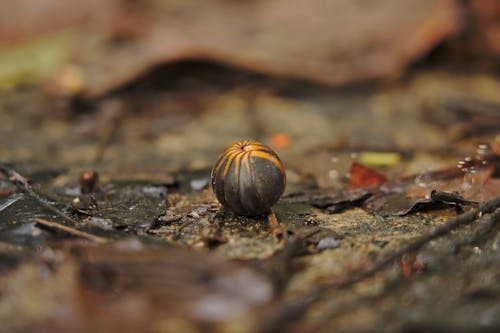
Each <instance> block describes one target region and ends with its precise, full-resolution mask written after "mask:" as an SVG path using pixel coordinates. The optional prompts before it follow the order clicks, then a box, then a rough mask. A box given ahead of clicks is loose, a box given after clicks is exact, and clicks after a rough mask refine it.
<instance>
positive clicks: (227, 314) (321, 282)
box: [0, 62, 500, 332]
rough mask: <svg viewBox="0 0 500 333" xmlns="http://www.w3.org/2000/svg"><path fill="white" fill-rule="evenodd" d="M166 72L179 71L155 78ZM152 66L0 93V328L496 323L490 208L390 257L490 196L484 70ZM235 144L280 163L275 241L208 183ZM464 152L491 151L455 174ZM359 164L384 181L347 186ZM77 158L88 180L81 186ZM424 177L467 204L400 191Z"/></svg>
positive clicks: (499, 311)
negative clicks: (336, 78)
mask: <svg viewBox="0 0 500 333" xmlns="http://www.w3.org/2000/svg"><path fill="white" fill-rule="evenodd" d="M179 68H181V71H182V68H184V69H185V68H188V69H189V71H186V72H188V73H190V74H189V75H186V76H182V78H180V79H176V80H173V81H172V80H169V81H168V82H169V83H168V84H165V85H161V84H159V82H160V83H161V82H163V81H162V80H163V79H164V78H165V77H169V75H171V74H172V73H178V72H176V71H179ZM155 73H156V74H149V75H145V76H144V77H143V78H140V79H138V80H137V81H136V82H135V83H133V84H130V85H129V86H127V87H123V88H121V89H119V90H117V91H116V92H114V93H112V94H110V95H107V96H106V97H103V98H101V99H98V100H85V99H78V98H69V97H54V96H51V95H48V94H46V93H44V92H42V91H40V90H38V89H33V88H25V89H18V90H16V91H11V92H3V93H2V95H1V96H0V142H1V143H2V144H1V146H0V156H1V159H2V167H3V170H6V171H5V172H4V173H5V174H7V175H8V172H9V171H10V172H14V171H15V172H17V174H18V175H19V177H21V176H22V177H26V179H28V180H29V184H23V183H22V182H20V181H19V179H20V178H15V177H14V178H13V177H12V175H13V174H12V173H11V174H10V176H11V177H10V179H9V177H7V176H6V175H4V176H2V178H0V221H1V223H0V271H2V276H1V277H0V321H1V322H2V326H1V327H0V331H5V332H25V331H26V332H28V331H32V330H34V329H36V330H37V331H41V332H42V331H54V330H55V331H67V330H68V329H69V330H71V331H75V332H79V331H82V332H83V331H88V330H91V329H94V330H95V329H98V328H100V329H102V328H103V327H104V328H106V329H107V330H109V331H118V330H120V331H121V332H123V331H126V332H128V331H130V332H136V331H154V332H179V331H183V332H202V331H203V332H210V331H223V332H236V331H238V332H255V331H259V332H272V331H285V330H288V331H291V332H295V331H296V332H299V331H300V332H332V331H338V332H372V331H381V330H384V331H388V332H435V331H436V332H437V331H450V332H478V331H484V332H495V331H498V330H499V329H500V302H499V299H500V289H499V285H500V284H499V282H500V269H499V267H500V266H499V263H500V256H499V245H500V238H499V233H498V230H499V229H498V226H499V225H498V222H499V219H500V215H499V211H498V210H497V211H495V210H494V209H493V210H490V211H488V212H487V213H484V214H480V215H481V216H476V215H475V217H474V218H473V219H471V221H469V223H468V224H467V225H462V224H460V226H456V227H453V228H450V230H448V231H447V232H445V233H443V235H442V237H431V238H430V239H428V240H427V241H423V243H422V244H421V246H418V247H416V248H414V250H415V251H413V250H411V251H410V250H408V251H404V250H403V251H402V249H405V247H406V246H408V244H413V243H414V242H415V241H416V240H419V239H421V238H422V237H424V236H426V235H429V232H430V233H431V234H432V232H433V230H436V228H439V227H442V226H443V225H446V224H447V223H449V222H450V221H453V218H455V217H456V216H459V215H460V214H463V213H467V212H470V211H472V210H474V209H476V208H477V204H478V203H479V204H480V203H483V202H486V201H488V200H492V199H495V198H497V199H498V195H499V190H498V188H499V186H498V185H499V181H498V158H497V157H495V156H498V155H495V153H492V152H491V151H492V150H493V151H494V150H495V149H498V146H499V145H500V144H499V142H498V141H499V137H498V135H499V134H500V133H499V132H498V130H499V128H500V118H499V111H500V108H499V105H500V96H499V95H498V91H500V81H499V80H498V79H497V78H495V77H493V76H488V75H485V74H473V75H471V74H457V73H451V74H450V73H444V72H443V73H441V72H436V71H415V72H414V73H413V74H411V75H409V77H407V78H405V79H404V80H400V81H398V82H392V83H391V84H390V85H387V86H384V85H377V86H370V85H367V86H364V87H355V88H342V89H334V88H327V87H323V86H315V85H312V84H310V83H304V82H296V81H293V82H290V81H282V80H276V79H270V78H266V77H263V76H259V75H253V74H249V73H246V72H240V71H237V70H232V69H227V68H219V67H218V66H215V65H212V64H196V63H195V64H193V63H189V62H188V63H181V64H173V65H167V66H163V67H159V68H156V71H155ZM221 73H222V74H221ZM172 82H173V83H172ZM235 82H238V84H235ZM247 138H253V139H256V140H259V141H261V142H263V143H265V144H268V145H270V146H271V147H273V149H275V151H276V152H277V154H278V155H279V156H280V158H281V160H282V162H283V164H284V166H285V169H286V173H287V189H286V191H285V193H284V195H283V196H282V198H281V200H280V201H279V202H278V203H277V204H276V205H275V207H274V212H275V214H276V217H277V219H278V221H279V223H280V225H281V226H282V227H283V228H282V229H280V231H281V232H280V234H279V235H277V233H276V232H275V231H276V230H274V229H273V227H272V225H270V224H269V221H268V219H267V218H265V217H264V218H259V219H251V218H242V217H238V216H236V215H234V214H233V213H231V212H229V211H227V210H225V209H223V208H221V206H220V204H219V203H218V202H217V200H216V199H215V196H214V195H213V193H212V191H211V189H210V186H209V176H210V171H211V168H212V167H213V164H214V163H215V160H216V158H217V156H218V155H219V154H221V153H222V152H223V151H224V149H225V148H226V147H227V146H229V145H230V144H231V143H234V142H235V141H238V140H241V139H247ZM484 144H488V145H489V148H487V149H489V153H488V154H489V155H488V156H489V157H487V158H486V157H485V158H483V159H481V158H482V157H484V156H483V155H481V152H480V151H479V152H478V147H480V150H481V147H483V148H484ZM481 145H483V146H481ZM495 147H496V148H495ZM497 153H498V151H497ZM479 155H481V156H479ZM468 156H469V157H470V159H476V158H477V159H479V161H483V162H484V163H483V164H484V165H486V164H488V165H487V166H486V167H484V166H477V165H476V166H475V167H469V168H461V169H460V170H459V171H460V172H459V173H454V174H453V173H452V172H451V171H450V170H455V169H454V168H456V165H457V163H459V161H467V159H466V157H468ZM478 156H479V157H478ZM491 156H494V157H493V158H492V159H491V158H490V157H491ZM485 161H486V162H485ZM353 162H357V163H359V164H361V165H364V166H367V168H369V169H373V170H377V171H378V172H380V173H381V174H383V175H384V176H385V177H386V179H388V181H387V182H385V181H384V182H383V184H386V188H390V191H386V190H385V189H384V188H383V186H384V185H383V184H380V185H377V186H376V187H375V188H374V187H370V188H369V189H358V190H359V191H361V192H352V191H347V187H349V185H348V184H349V182H350V177H351V178H352V177H353V176H352V173H353V170H352V169H351V167H352V163H353ZM436 170H447V172H449V173H450V172H451V176H449V177H448V178H446V177H444V178H441V176H440V175H441V174H439V173H433V172H434V171H436ZM85 171H95V172H97V173H98V175H99V181H98V185H96V186H92V185H88V182H87V183H85V182H84V185H83V186H82V185H81V182H80V181H79V178H80V177H81V174H82V172H85ZM350 172H351V174H350ZM85 184H87V185H85ZM85 186H90V189H89V190H88V191H86V190H85V188H84V187H85ZM26 188H29V189H30V190H28V191H26ZM432 190H440V191H444V192H445V193H452V194H459V195H460V198H463V199H464V200H468V201H472V202H473V204H471V205H467V204H465V205H462V203H463V202H462V203H459V204H455V203H453V204H450V202H448V201H447V200H444V201H443V200H441V201H439V200H438V201H439V202H437V203H440V204H444V205H437V206H436V205H434V204H435V203H436V201H433V202H432V204H433V205H431V206H427V204H428V203H424V204H423V207H424V208H425V209H421V207H422V206H418V207H416V208H413V206H412V204H413V203H414V202H412V201H405V202H403V203H401V202H400V201H397V200H396V198H398V197H414V198H417V199H415V200H429V195H430V193H431V191H432ZM397 191H399V192H397ZM83 192H88V193H83ZM33 193H34V194H35V196H34V195H33ZM366 193H368V194H369V195H367V196H365V194H366ZM387 193H391V195H386V194H387ZM370 200H371V201H370ZM377 200H378V201H377ZM339 204H340V206H339ZM47 206H50V207H52V208H53V209H51V208H50V207H47ZM332 207H334V208H332ZM339 207H340V208H339ZM374 207H375V208H374ZM381 207H382V208H381ZM55 211H58V212H60V213H61V214H57V212H55ZM485 212H486V211H485ZM36 219H41V221H39V220H38V222H37V220H36ZM44 221H45V222H44ZM50 222H54V223H55V225H51V224H50ZM60 225H64V226H68V227H70V228H71V230H70V231H68V230H65V229H63V228H61V227H60ZM75 230H76V231H82V232H83V234H78V233H76V232H75ZM395 253H400V255H397V256H395V257H394V260H393V261H391V262H390V263H389V264H384V265H380V267H379V266H377V265H379V263H380V262H381V261H383V260H384V258H387V257H391V255H393V254H395ZM373 268H375V271H373V272H371V270H372V269H373ZM370 272H371V273H370ZM357 277H360V278H359V280H357ZM118 318H119V321H120V322H121V323H117V320H118Z"/></svg>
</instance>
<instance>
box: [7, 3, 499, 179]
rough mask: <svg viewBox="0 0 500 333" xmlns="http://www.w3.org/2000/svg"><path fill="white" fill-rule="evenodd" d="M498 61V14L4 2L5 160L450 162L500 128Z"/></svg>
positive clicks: (344, 6)
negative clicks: (321, 151)
mask: <svg viewBox="0 0 500 333" xmlns="http://www.w3.org/2000/svg"><path fill="white" fill-rule="evenodd" d="M499 56H500V3H499V2H498V1H495V0H469V1H465V0H464V1H458V0H442V1H432V0H409V1H398V0H378V1H350V0H335V1H333V0H332V1H325V0H314V1H309V0H308V1H306V0H282V1H281V0H280V1H260V0H248V1H224V0H219V1H217V0H214V1H196V0H182V1H175V0H171V1H165V0H143V1H127V0H100V1H97V0H90V1H78V0H65V1H62V0H20V1H5V2H4V3H3V4H2V6H1V8H0V110H1V114H0V117H2V119H0V120H1V124H2V125H1V126H0V137H1V141H2V145H1V147H0V156H2V159H5V160H10V161H35V162H36V163H40V164H51V163H53V161H54V160H55V159H56V158H57V161H59V162H63V163H64V164H67V165H81V163H83V164H84V165H85V164H91V163H94V162H96V161H104V162H106V161H114V162H116V161H117V160H119V161H120V165H121V166H131V167H133V168H135V169H137V167H138V165H141V168H143V167H145V168H147V164H144V163H142V161H147V160H150V161H151V163H154V160H158V162H159V163H160V164H161V165H162V167H163V166H164V165H167V169H168V170H177V169H179V168H207V167H209V166H210V164H211V163H212V161H213V158H214V156H217V154H218V153H220V151H221V149H223V148H224V147H225V146H227V145H228V144H229V143H230V142H233V141H235V140H238V139H241V138H246V137H253V138H255V139H258V140H261V141H264V142H266V143H268V144H271V145H272V146H273V147H274V148H276V149H278V150H279V151H280V152H281V153H283V154H285V155H287V154H292V155H291V157H290V158H288V157H286V158H285V159H286V160H289V164H290V166H291V169H292V170H293V169H294V168H296V169H300V168H301V166H300V164H301V161H302V160H301V159H300V158H299V157H297V155H293V154H304V153H306V152H311V151H315V149H317V148H318V147H326V148H328V147H329V148H330V150H331V149H338V150H342V149H343V150H346V149H351V150H362V149H371V150H373V149H375V150H398V151H403V150H404V151H414V150H415V149H425V150H439V149H448V148H449V145H450V144H451V143H453V142H456V141H457V140H462V139H465V138H467V137H470V135H472V134H477V133H486V132H491V130H492V127H495V125H497V124H498V122H496V121H498V116H495V115H493V114H492V112H489V111H491V110H492V109H495V107H496V110H498V103H499V99H500V95H499V94H498V91H500V90H499V87H500V83H499V81H498V73H499V68H500V64H499V61H498V60H499ZM464 105H465V106H464ZM471 105H472V106H471ZM477 105H481V107H479V109H481V110H483V111H484V109H487V110H489V111H488V112H480V111H477V109H478V108H477V107H476V106H477ZM467 106H469V107H467ZM471 108H472V109H473V110H471ZM458 109H460V110H458ZM464 109H465V110H464ZM485 114H487V117H486V118H485ZM492 117H493V118H492ZM492 121H493V122H492ZM467 124H468V125H467ZM443 129H444V131H443ZM295 161H300V162H295ZM295 164H298V165H295ZM323 164H324V163H323ZM320 167H321V166H318V168H320ZM135 169H134V170H135ZM311 169H314V167H311ZM120 170H124V169H120ZM328 170H330V169H329V168H328V167H327V168H326V171H325V172H326V173H324V172H323V173H321V174H322V176H321V179H319V180H317V182H319V183H323V182H326V184H325V185H332V183H329V180H328V177H329V176H328ZM322 171H324V170H322ZM325 174H326V176H325ZM323 178H324V179H323Z"/></svg>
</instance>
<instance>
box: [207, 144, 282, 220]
mask: <svg viewBox="0 0 500 333" xmlns="http://www.w3.org/2000/svg"><path fill="white" fill-rule="evenodd" d="M285 186H286V173H285V169H284V168H283V164H282V163H281V161H280V159H279V157H278V155H276V153H275V152H274V151H273V150H272V149H271V148H269V147H268V146H266V145H263V144H261V143H259V142H256V141H253V140H246V141H239V142H237V143H235V144H233V145H231V146H230V147H229V148H228V149H227V150H226V151H225V152H224V153H223V154H222V155H221V156H220V157H219V159H218V160H217V162H216V163H215V166H214V168H213V170H212V189H213V191H214V193H215V196H216V197H217V199H218V200H219V202H220V203H221V204H222V205H223V206H224V207H226V208H228V209H230V210H231V211H233V212H234V213H236V214H238V215H242V216H249V217H257V216H262V215H264V214H267V213H269V212H270V211H271V207H272V206H273V205H274V204H275V203H276V202H277V201H278V199H279V198H280V196H281V195H282V194H283V191H284V190H285Z"/></svg>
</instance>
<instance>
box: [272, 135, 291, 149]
mask: <svg viewBox="0 0 500 333" xmlns="http://www.w3.org/2000/svg"><path fill="white" fill-rule="evenodd" d="M270 141H271V142H270V144H271V146H272V147H274V148H286V147H288V146H290V145H291V144H292V138H290V136H289V135H288V134H286V133H275V134H272V135H271V138H270Z"/></svg>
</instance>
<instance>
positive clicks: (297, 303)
mask: <svg viewBox="0 0 500 333" xmlns="http://www.w3.org/2000/svg"><path fill="white" fill-rule="evenodd" d="M499 208H500V196H498V197H496V198H494V199H492V200H490V201H488V202H486V203H484V204H482V205H481V206H480V207H479V208H477V209H474V210H472V211H470V212H467V213H464V214H461V215H459V216H457V217H454V218H450V219H449V220H448V221H447V222H446V223H445V224H443V225H441V226H440V227H436V228H432V229H430V230H429V231H428V232H427V233H426V234H424V235H422V236H420V237H418V238H417V239H415V240H414V241H413V242H410V243H409V244H407V245H406V246H403V247H402V248H401V249H399V250H397V251H395V252H393V253H390V254H389V255H387V256H385V257H384V258H382V259H381V260H380V261H379V262H378V263H376V264H375V265H374V266H373V267H372V268H369V269H368V270H366V271H365V272H363V273H361V274H360V275H358V276H355V277H353V278H350V279H346V280H344V281H340V282H330V283H325V284H323V285H321V286H319V287H317V288H316V289H314V290H312V291H311V292H309V293H308V294H306V295H304V296H302V297H300V298H296V299H292V300H290V301H289V302H287V303H285V304H284V305H283V306H282V307H281V308H279V309H277V311H276V312H274V313H272V314H271V315H270V317H269V318H268V320H267V321H265V322H264V323H263V325H262V326H261V327H260V328H259V329H258V332H259V333H267V332H274V331H276V330H277V329H278V328H282V327H284V325H287V324H288V323H289V322H290V321H295V320H299V319H300V318H301V317H302V316H303V315H304V314H305V313H306V312H307V310H308V309H309V307H310V306H311V305H313V304H314V303H316V302H318V301H320V300H322V299H324V298H325V297H326V296H327V295H328V292H330V291H332V290H339V289H344V288H347V287H351V286H353V285H355V284H356V283H358V282H361V281H364V280H366V279H369V278H371V277H373V276H375V275H376V274H377V273H380V272H381V271H383V270H384V269H385V268H387V267H388V266H389V265H390V264H392V263H394V262H395V261H396V260H398V259H400V258H401V256H403V255H405V254H407V253H411V252H415V251H417V250H419V249H421V248H422V247H423V246H425V245H426V244H428V243H429V242H430V241H432V240H434V239H436V238H439V237H442V236H445V235H447V234H449V233H450V231H452V230H454V229H457V228H458V227H460V226H462V225H467V224H470V223H472V222H474V221H475V220H477V219H478V218H480V217H481V216H483V215H484V214H488V213H493V212H494V211H495V210H497V209H499Z"/></svg>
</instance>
